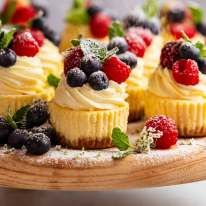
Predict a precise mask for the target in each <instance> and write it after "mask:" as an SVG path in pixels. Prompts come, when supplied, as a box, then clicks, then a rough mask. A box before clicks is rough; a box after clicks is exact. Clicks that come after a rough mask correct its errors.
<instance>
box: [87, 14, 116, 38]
mask: <svg viewBox="0 0 206 206" xmlns="http://www.w3.org/2000/svg"><path fill="white" fill-rule="evenodd" d="M111 23H112V21H111V18H110V17H109V16H107V15H106V14H104V13H98V14H96V15H94V16H93V17H92V18H91V21H90V29H91V32H92V34H93V35H94V36H95V37H96V38H104V37H106V36H107V35H108V33H109V27H110V25H111Z"/></svg>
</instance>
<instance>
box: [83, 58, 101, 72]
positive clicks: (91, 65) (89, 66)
mask: <svg viewBox="0 0 206 206" xmlns="http://www.w3.org/2000/svg"><path fill="white" fill-rule="evenodd" d="M80 68H81V70H82V71H83V72H84V73H85V74H86V75H87V76H89V75H90V74H92V73H93V72H97V71H99V70H101V69H102V63H101V62H100V61H99V59H97V58H96V57H94V56H92V55H88V56H84V57H83V59H82V61H81V66H80Z"/></svg>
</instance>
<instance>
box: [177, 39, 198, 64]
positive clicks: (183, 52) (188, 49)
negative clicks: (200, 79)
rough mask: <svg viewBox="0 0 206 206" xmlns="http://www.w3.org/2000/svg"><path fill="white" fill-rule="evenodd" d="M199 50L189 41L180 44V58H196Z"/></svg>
mask: <svg viewBox="0 0 206 206" xmlns="http://www.w3.org/2000/svg"><path fill="white" fill-rule="evenodd" d="M199 56H200V50H199V49H198V48H196V47H194V46H193V45H192V44H191V43H184V44H182V45H181V46H180V57H181V58H182V59H193V60H198V59H199Z"/></svg>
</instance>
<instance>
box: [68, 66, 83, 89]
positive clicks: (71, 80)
mask: <svg viewBox="0 0 206 206" xmlns="http://www.w3.org/2000/svg"><path fill="white" fill-rule="evenodd" d="M86 81H87V76H86V74H85V73H84V72H83V71H81V70H80V69H79V68H78V67H76V68H74V69H70V70H69V71H68V73H67V84H68V85H69V86H70V87H82V86H83V85H84V84H85V83H86Z"/></svg>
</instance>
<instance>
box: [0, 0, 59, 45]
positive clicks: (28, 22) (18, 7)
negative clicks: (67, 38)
mask: <svg viewBox="0 0 206 206" xmlns="http://www.w3.org/2000/svg"><path fill="white" fill-rule="evenodd" d="M47 15H48V11H47V9H46V8H45V7H43V6H40V5H38V4H35V3H33V2H32V3H31V4H29V3H28V4H27V3H19V2H18V1H16V0H12V1H10V0H6V1H5V4H4V6H3V9H2V11H1V13H0V17H1V20H2V24H13V25H18V26H19V27H21V28H24V29H25V28H31V29H35V30H40V31H41V32H42V33H43V34H44V36H45V37H46V38H47V39H49V40H50V41H52V42H53V43H54V44H55V45H58V44H59V36H58V35H57V34H56V33H55V32H54V31H53V30H52V29H51V28H50V27H49V26H48V25H47V23H46V17H47Z"/></svg>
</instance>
